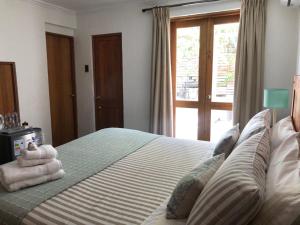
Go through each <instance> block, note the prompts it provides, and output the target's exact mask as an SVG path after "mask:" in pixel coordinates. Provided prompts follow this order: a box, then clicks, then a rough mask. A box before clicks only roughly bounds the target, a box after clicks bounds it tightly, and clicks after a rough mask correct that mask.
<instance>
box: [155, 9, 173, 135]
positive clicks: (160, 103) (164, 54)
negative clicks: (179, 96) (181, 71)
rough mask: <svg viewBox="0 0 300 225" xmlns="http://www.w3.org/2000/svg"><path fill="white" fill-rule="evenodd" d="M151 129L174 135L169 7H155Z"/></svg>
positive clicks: (157, 132) (159, 132)
mask: <svg viewBox="0 0 300 225" xmlns="http://www.w3.org/2000/svg"><path fill="white" fill-rule="evenodd" d="M150 104H151V112H150V131H151V132H152V133H156V134H162V135H167V136H173V99H172V76H171V57H170V14H169V9H168V8H155V9H153V50H152V77H151V103H150Z"/></svg>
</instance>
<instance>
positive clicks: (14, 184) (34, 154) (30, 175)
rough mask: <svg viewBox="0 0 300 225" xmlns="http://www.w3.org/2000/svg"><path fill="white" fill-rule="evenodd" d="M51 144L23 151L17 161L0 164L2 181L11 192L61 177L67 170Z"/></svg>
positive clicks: (0, 179)
mask: <svg viewBox="0 0 300 225" xmlns="http://www.w3.org/2000/svg"><path fill="white" fill-rule="evenodd" d="M56 156H57V151H56V150H55V148H53V147H52V146H51V145H42V146H40V147H35V149H34V150H33V151H29V150H25V151H22V153H21V156H20V157H18V158H17V160H16V161H13V162H10V163H7V164H4V165H1V166H0V182H1V184H2V186H3V187H4V188H5V189H7V191H9V192H13V191H17V190H20V189H22V188H26V187H30V186H33V185H37V184H41V183H45V182H48V181H52V180H57V179H60V178H62V177H63V176H64V174H65V172H64V170H63V168H62V164H61V161H59V160H57V159H56Z"/></svg>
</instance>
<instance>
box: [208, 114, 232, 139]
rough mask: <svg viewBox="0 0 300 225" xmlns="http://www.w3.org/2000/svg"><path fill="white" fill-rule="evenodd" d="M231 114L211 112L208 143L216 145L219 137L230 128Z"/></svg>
mask: <svg viewBox="0 0 300 225" xmlns="http://www.w3.org/2000/svg"><path fill="white" fill-rule="evenodd" d="M232 118H233V113H232V111H227V110H211V124H210V141H211V142H214V143H216V142H217V141H218V140H219V139H220V138H221V136H222V135H223V134H224V133H225V132H226V131H228V130H229V129H231V128H232V126H233V119H232Z"/></svg>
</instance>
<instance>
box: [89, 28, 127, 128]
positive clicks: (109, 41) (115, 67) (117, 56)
mask: <svg viewBox="0 0 300 225" xmlns="http://www.w3.org/2000/svg"><path fill="white" fill-rule="evenodd" d="M93 56H94V88H95V117H96V129H97V130H100V129H103V128H108V127H121V128H122V127H123V126H124V119H123V72H122V71H123V70H122V68H123V65H122V34H120V33H118V34H106V35H96V36H93Z"/></svg>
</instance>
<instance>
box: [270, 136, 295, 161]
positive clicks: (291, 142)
mask: <svg viewBox="0 0 300 225" xmlns="http://www.w3.org/2000/svg"><path fill="white" fill-rule="evenodd" d="M295 160H299V134H298V133H294V134H290V135H289V136H287V138H286V139H285V140H283V141H282V142H281V144H280V145H278V146H277V147H276V148H274V149H272V150H271V160H270V166H271V167H272V166H275V165H278V164H280V163H282V162H288V161H295Z"/></svg>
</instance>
